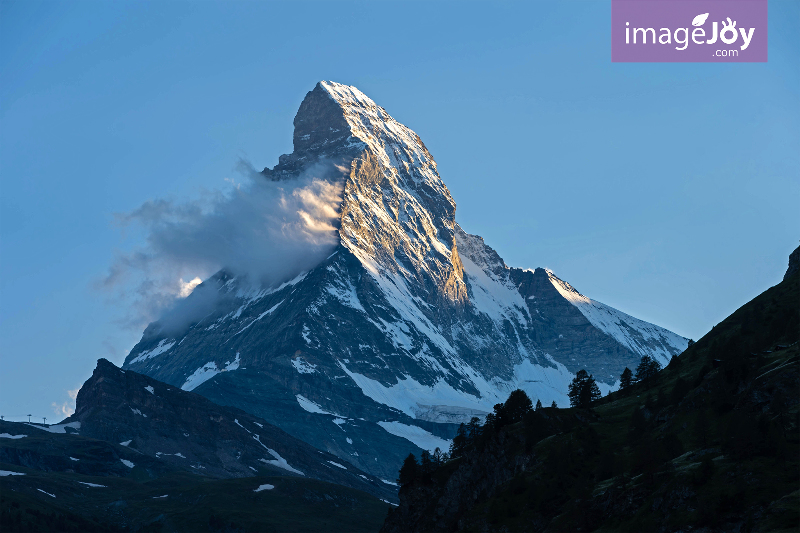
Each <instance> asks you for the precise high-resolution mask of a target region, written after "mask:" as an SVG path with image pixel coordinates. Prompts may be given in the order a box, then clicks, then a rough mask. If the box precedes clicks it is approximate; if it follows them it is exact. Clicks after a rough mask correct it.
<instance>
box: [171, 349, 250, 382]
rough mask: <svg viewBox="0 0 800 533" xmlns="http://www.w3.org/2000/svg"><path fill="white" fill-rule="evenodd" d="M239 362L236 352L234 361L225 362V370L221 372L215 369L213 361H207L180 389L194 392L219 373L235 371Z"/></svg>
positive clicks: (215, 364)
mask: <svg viewBox="0 0 800 533" xmlns="http://www.w3.org/2000/svg"><path fill="white" fill-rule="evenodd" d="M240 362H241V361H240V359H239V352H236V359H234V361H233V362H232V363H231V362H228V361H226V362H225V368H223V369H221V370H220V369H217V363H215V362H214V361H209V362H208V363H206V364H204V365H203V366H201V367H200V368H198V369H197V370H195V371H194V373H193V374H192V375H191V376H189V377H188V378H186V382H185V383H184V384H183V385H181V388H182V389H183V390H186V391H191V390H194V389H196V388H197V387H199V386H200V385H202V384H203V383H205V382H206V381H208V380H209V379H211V378H213V377H214V376H216V375H217V374H219V373H220V372H227V371H231V370H236V369H237V368H239V363H240Z"/></svg>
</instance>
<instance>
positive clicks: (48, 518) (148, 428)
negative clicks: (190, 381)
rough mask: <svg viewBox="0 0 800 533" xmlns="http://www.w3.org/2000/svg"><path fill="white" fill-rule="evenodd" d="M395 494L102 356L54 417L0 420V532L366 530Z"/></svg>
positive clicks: (264, 426) (270, 430) (256, 422)
mask: <svg viewBox="0 0 800 533" xmlns="http://www.w3.org/2000/svg"><path fill="white" fill-rule="evenodd" d="M382 500H383V501H382ZM395 500H396V493H395V488H394V487H393V486H392V485H390V484H387V483H386V482H383V481H381V480H380V479H378V478H375V477H373V476H370V475H368V474H366V473H364V472H362V471H360V470H358V469H357V468H355V467H354V466H353V465H351V464H349V463H347V462H346V461H343V460H341V459H339V458H337V457H335V456H333V455H331V454H328V453H325V452H322V451H320V450H317V449H315V448H313V447H312V446H310V445H308V444H306V443H304V442H302V441H299V440H297V439H295V438H294V437H291V436H290V435H288V434H286V433H284V432H283V431H282V430H280V429H278V428H276V427H274V426H271V425H269V424H268V423H266V422H265V421H264V420H262V419H260V418H257V417H254V416H252V415H249V414H247V413H244V412H243V411H240V410H238V409H235V408H232V407H222V406H218V405H216V404H213V403H211V402H210V401H209V400H207V399H206V398H204V397H202V396H200V395H198V394H194V393H191V392H186V391H183V390H180V389H178V388H175V387H171V386H169V385H167V384H165V383H161V382H159V381H156V380H154V379H152V378H149V377H147V376H143V375H140V374H137V373H135V372H132V371H123V370H120V369H119V368H117V367H115V366H114V365H113V364H111V363H109V362H108V361H105V360H102V359H101V360H100V361H98V365H97V368H96V369H95V372H94V374H93V375H92V377H91V378H90V379H89V380H87V382H86V383H85V384H84V386H83V387H82V388H81V390H80V393H79V394H78V398H77V411H76V413H75V414H74V415H73V416H71V417H70V418H68V419H66V420H65V421H64V422H62V423H61V424H57V425H51V426H48V427H43V426H37V425H34V424H22V423H14V422H2V421H0V531H2V532H3V533H5V532H7V531H8V532H10V531H310V532H316V531H345V532H349V531H377V530H378V528H379V527H380V525H381V523H382V522H383V519H384V517H385V515H386V510H387V509H388V507H389V503H388V502H389V501H395Z"/></svg>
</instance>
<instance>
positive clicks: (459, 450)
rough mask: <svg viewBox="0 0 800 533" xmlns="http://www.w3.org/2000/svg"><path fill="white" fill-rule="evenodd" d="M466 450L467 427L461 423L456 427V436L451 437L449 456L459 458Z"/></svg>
mask: <svg viewBox="0 0 800 533" xmlns="http://www.w3.org/2000/svg"><path fill="white" fill-rule="evenodd" d="M466 448H467V426H466V425H464V423H463V422H462V423H461V425H459V426H458V431H456V436H455V437H453V441H452V442H451V443H450V456H451V457H461V456H462V455H463V454H464V451H465V450H466Z"/></svg>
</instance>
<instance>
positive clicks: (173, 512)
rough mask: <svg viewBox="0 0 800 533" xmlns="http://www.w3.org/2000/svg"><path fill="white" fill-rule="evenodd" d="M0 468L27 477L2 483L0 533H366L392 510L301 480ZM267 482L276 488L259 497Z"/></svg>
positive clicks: (338, 488) (348, 491)
mask: <svg viewBox="0 0 800 533" xmlns="http://www.w3.org/2000/svg"><path fill="white" fill-rule="evenodd" d="M0 469H4V470H13V471H17V472H25V473H26V474H27V475H25V476H8V477H4V478H2V480H3V481H2V487H3V489H2V492H1V493H0V515H1V520H2V521H0V530H2V531H4V532H5V531H127V530H132V531H281V532H283V531H286V532H299V531H309V532H311V531H348V532H349V531H359V532H360V531H364V532H367V531H377V530H378V529H379V528H380V525H381V523H382V522H383V519H384V517H385V515H386V510H387V509H388V507H389V506H388V505H387V504H385V503H383V502H381V501H380V500H378V499H376V498H374V497H372V496H370V495H368V494H366V493H363V492H360V491H357V490H354V489H349V488H346V487H342V486H339V485H333V484H330V483H325V482H322V481H316V480H310V479H300V478H296V477H261V476H259V477H252V478H240V479H226V480H211V479H199V478H198V477H197V476H192V475H187V474H181V473H176V474H171V475H167V476H165V477H162V478H159V479H157V480H152V481H147V482H137V481H134V480H132V479H127V478H109V477H88V476H80V475H76V474H69V473H62V472H42V471H37V470H29V469H24V468H20V467H18V466H11V465H4V464H0ZM78 481H84V482H88V483H95V484H100V485H105V487H104V488H101V487H89V486H85V485H80V484H79V483H77V482H78ZM266 483H268V484H271V485H273V486H274V487H275V488H274V489H272V490H264V491H261V492H258V493H256V492H254V490H255V489H256V488H257V487H258V486H259V485H262V484H266ZM38 489H41V490H43V491H45V492H48V493H50V494H53V495H55V498H52V497H50V496H48V495H46V494H44V493H42V492H40V491H39V490H38ZM164 495H166V496H167V497H166V498H161V496H164Z"/></svg>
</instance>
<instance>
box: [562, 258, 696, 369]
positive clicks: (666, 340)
mask: <svg viewBox="0 0 800 533" xmlns="http://www.w3.org/2000/svg"><path fill="white" fill-rule="evenodd" d="M547 275H548V277H549V278H550V282H551V283H552V284H553V287H555V288H556V290H557V291H558V292H559V293H560V294H561V296H563V297H564V298H565V299H566V300H567V301H568V302H570V303H571V304H572V305H574V306H575V307H577V308H578V311H580V312H581V314H583V316H585V317H586V320H588V321H589V322H591V324H592V325H593V326H594V327H596V328H598V329H600V330H601V331H604V332H605V333H607V334H608V335H610V336H612V337H614V338H615V339H616V340H617V341H618V342H619V343H621V344H622V345H624V346H626V347H627V348H629V349H630V350H631V351H632V352H634V353H637V354H640V355H651V356H655V357H656V359H658V361H659V362H660V363H661V364H662V365H666V364H667V363H669V360H670V357H671V356H672V354H673V353H675V352H677V353H680V352H682V351H684V350H685V349H686V348H687V346H688V343H689V341H688V340H687V339H685V338H683V337H681V336H680V335H677V334H675V333H673V332H671V331H669V330H666V329H664V328H661V327H658V326H656V325H655V324H651V323H649V322H645V321H644V320H639V319H638V318H635V317H632V316H630V315H628V314H625V313H623V312H622V311H618V310H616V309H614V308H613V307H609V306H607V305H605V304H602V303H600V302H597V301H595V300H592V299H591V298H587V297H586V296H584V295H583V294H581V293H579V292H578V291H577V290H575V288H574V287H572V285H570V284H569V283H567V282H566V281H563V280H561V279H559V278H558V277H556V275H555V274H553V273H552V272H551V271H549V270H548V271H547Z"/></svg>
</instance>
